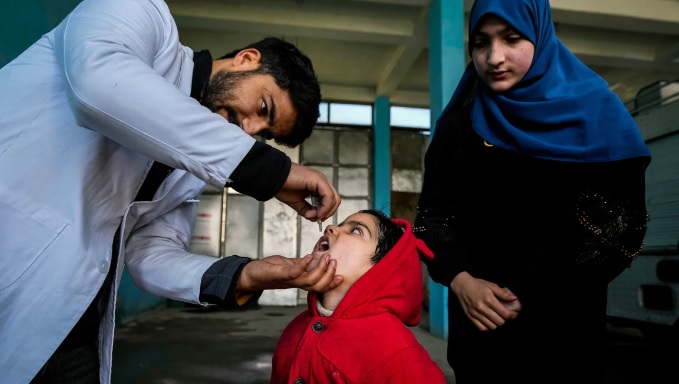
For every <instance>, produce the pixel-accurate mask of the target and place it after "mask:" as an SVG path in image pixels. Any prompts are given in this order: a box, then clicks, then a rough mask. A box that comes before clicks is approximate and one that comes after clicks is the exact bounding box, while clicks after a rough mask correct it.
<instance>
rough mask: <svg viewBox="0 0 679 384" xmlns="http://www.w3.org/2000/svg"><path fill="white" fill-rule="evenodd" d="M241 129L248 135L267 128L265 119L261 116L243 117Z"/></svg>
mask: <svg viewBox="0 0 679 384" xmlns="http://www.w3.org/2000/svg"><path fill="white" fill-rule="evenodd" d="M241 129H242V130H243V131H244V132H245V133H247V134H248V135H250V136H256V135H258V134H259V133H260V132H262V131H264V130H266V129H267V121H266V120H264V119H261V118H249V117H248V118H244V119H243V120H241Z"/></svg>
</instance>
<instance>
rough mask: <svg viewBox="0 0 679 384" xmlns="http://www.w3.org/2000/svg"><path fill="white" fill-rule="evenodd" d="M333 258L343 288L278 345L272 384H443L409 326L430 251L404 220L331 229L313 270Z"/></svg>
mask: <svg viewBox="0 0 679 384" xmlns="http://www.w3.org/2000/svg"><path fill="white" fill-rule="evenodd" d="M326 253H327V254H329V255H330V257H331V258H332V259H335V260H336V261H337V275H341V276H342V277H344V281H343V282H342V283H341V284H340V285H339V286H338V287H337V288H335V289H333V290H330V291H328V292H325V293H324V294H318V295H312V294H310V295H309V296H308V298H307V301H308V304H309V308H308V309H307V310H305V311H304V312H302V313H301V314H300V315H298V316H297V317H296V318H295V319H294V320H293V321H292V322H291V323H290V324H288V326H287V327H286V329H285V331H283V335H282V336H281V338H280V340H279V341H278V345H277V346H276V350H275V352H274V356H273V371H272V376H271V383H289V384H292V383H330V382H333V383H335V382H337V383H340V382H341V383H408V384H413V383H433V384H436V383H445V382H446V381H445V379H444V376H443V372H442V371H441V369H440V368H439V366H438V365H437V364H436V363H435V362H434V361H433V360H432V359H431V357H430V356H429V354H428V353H427V351H426V350H425V349H424V348H423V347H422V346H421V345H420V344H419V343H418V341H417V339H416V338H415V336H414V335H413V333H412V332H411V331H410V330H409V329H408V328H407V326H410V327H413V326H415V325H417V324H418V323H419V322H420V315H421V313H422V301H423V283H422V273H421V269H420V258H419V255H422V256H423V257H426V258H432V256H433V255H432V253H431V251H430V250H429V249H428V248H427V247H426V246H425V245H424V243H423V242H422V241H421V240H419V239H416V238H415V236H414V235H413V233H412V228H411V226H410V224H409V223H408V222H407V221H405V220H400V219H394V220H391V219H390V218H389V217H387V216H386V215H385V214H384V213H382V212H380V211H377V210H362V211H358V212H357V213H354V214H352V215H350V216H349V217H347V218H346V220H345V221H344V222H343V223H341V224H340V225H339V226H334V225H329V226H328V227H327V228H326V229H325V233H324V235H323V236H322V237H321V238H320V239H319V240H318V243H316V246H315V247H314V250H313V256H314V259H315V260H314V262H312V264H311V265H310V267H311V268H313V266H314V265H315V264H317V263H318V262H321V261H322V260H323V259H324V255H325V254H326Z"/></svg>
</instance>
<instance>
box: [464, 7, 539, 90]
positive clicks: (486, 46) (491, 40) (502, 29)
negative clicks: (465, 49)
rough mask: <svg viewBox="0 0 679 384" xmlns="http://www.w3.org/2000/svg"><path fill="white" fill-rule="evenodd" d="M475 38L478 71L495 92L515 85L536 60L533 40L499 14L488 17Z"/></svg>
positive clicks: (473, 43) (475, 61)
mask: <svg viewBox="0 0 679 384" xmlns="http://www.w3.org/2000/svg"><path fill="white" fill-rule="evenodd" d="M472 39H473V40H472V59H473V61H474V67H475V68H476V73H477V74H478V75H479V77H480V78H481V80H483V81H484V82H485V83H486V84H488V87H490V89H492V90H493V91H495V92H503V91H506V90H508V89H510V88H512V87H513V86H514V85H516V84H517V83H518V82H519V81H521V79H523V77H524V76H525V75H526V73H527V72H528V70H529V69H530V66H531V64H532V63H533V56H534V54H535V46H534V45H533V43H531V42H530V40H528V39H526V38H525V37H523V36H522V35H521V34H519V33H518V32H517V31H516V30H515V29H514V28H513V27H512V26H511V25H509V24H507V23H506V22H505V21H504V20H502V19H500V18H499V17H496V16H493V15H490V16H486V18H485V20H484V21H482V24H481V27H480V28H479V30H478V32H476V33H475V34H474V36H473V37H472Z"/></svg>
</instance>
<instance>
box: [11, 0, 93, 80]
mask: <svg viewBox="0 0 679 384" xmlns="http://www.w3.org/2000/svg"><path fill="white" fill-rule="evenodd" d="M79 3H80V0H60V1H54V0H22V1H4V2H3V3H2V5H1V6H0V67H3V66H4V65H5V64H7V63H9V62H10V61H12V60H13V59H14V58H16V57H17V56H19V54H21V52H23V51H24V50H25V49H26V48H28V47H29V46H31V44H33V43H34V42H36V41H37V40H38V39H40V37H41V36H42V35H44V34H45V33H47V32H49V31H50V30H52V28H54V27H56V26H57V25H58V24H59V23H60V22H61V20H63V18H64V17H65V16H66V15H67V14H68V13H69V12H71V10H73V9H74V8H75V7H76V6H77V5H78V4H79Z"/></svg>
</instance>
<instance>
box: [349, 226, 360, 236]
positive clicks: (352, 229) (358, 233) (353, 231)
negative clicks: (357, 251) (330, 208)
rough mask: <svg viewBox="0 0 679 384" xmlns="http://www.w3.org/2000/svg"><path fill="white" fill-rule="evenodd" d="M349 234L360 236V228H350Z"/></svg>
mask: <svg viewBox="0 0 679 384" xmlns="http://www.w3.org/2000/svg"><path fill="white" fill-rule="evenodd" d="M351 233H353V234H356V235H360V234H361V233H362V232H361V228H359V227H353V228H351Z"/></svg>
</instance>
